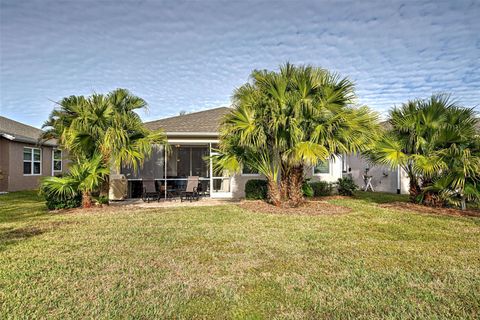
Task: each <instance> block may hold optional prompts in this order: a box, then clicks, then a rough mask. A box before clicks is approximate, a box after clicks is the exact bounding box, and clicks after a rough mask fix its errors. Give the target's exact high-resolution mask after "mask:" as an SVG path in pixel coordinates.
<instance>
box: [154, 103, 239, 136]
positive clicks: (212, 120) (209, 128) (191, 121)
mask: <svg viewBox="0 0 480 320" xmlns="http://www.w3.org/2000/svg"><path fill="white" fill-rule="evenodd" d="M230 110H231V109H230V108H228V107H219V108H215V109H209V110H205V111H199V112H192V113H187V114H184V115H179V116H175V117H170V118H165V119H160V120H156V121H149V122H145V126H146V127H147V128H149V129H151V130H156V129H163V130H164V131H165V132H166V133H182V132H184V133H218V131H219V127H220V123H221V122H222V119H223V117H224V116H225V115H226V114H227V113H229V112H230Z"/></svg>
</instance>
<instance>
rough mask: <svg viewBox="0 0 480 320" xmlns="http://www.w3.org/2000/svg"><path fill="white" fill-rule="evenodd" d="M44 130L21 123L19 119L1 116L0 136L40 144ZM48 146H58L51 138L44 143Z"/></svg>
mask: <svg viewBox="0 0 480 320" xmlns="http://www.w3.org/2000/svg"><path fill="white" fill-rule="evenodd" d="M41 134H42V130H40V129H38V128H35V127H32V126H29V125H26V124H23V123H20V122H18V121H15V120H12V119H8V118H5V117H2V116H0V137H3V138H5V139H8V140H10V141H18V142H26V143H31V144H39V140H38V139H39V138H40V135H41ZM42 144H43V145H47V146H56V141H54V140H49V141H46V142H43V143H42Z"/></svg>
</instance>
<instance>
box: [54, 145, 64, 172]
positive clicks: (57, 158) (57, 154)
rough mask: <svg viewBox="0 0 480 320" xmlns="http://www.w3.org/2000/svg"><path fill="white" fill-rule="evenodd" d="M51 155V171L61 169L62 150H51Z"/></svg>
mask: <svg viewBox="0 0 480 320" xmlns="http://www.w3.org/2000/svg"><path fill="white" fill-rule="evenodd" d="M52 157H53V159H52V163H53V171H62V150H58V149H55V150H53V153H52Z"/></svg>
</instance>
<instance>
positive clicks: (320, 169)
mask: <svg viewBox="0 0 480 320" xmlns="http://www.w3.org/2000/svg"><path fill="white" fill-rule="evenodd" d="M323 173H330V162H329V161H328V160H325V161H320V162H318V163H317V165H316V166H315V167H313V174H323Z"/></svg>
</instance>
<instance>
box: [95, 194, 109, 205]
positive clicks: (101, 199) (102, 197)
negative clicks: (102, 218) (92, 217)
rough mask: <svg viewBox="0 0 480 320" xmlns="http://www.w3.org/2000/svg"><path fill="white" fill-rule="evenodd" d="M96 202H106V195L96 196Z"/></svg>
mask: <svg viewBox="0 0 480 320" xmlns="http://www.w3.org/2000/svg"><path fill="white" fill-rule="evenodd" d="M97 203H98V204H108V197H107V196H103V195H102V196H98V198H97Z"/></svg>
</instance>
